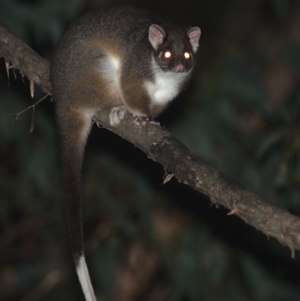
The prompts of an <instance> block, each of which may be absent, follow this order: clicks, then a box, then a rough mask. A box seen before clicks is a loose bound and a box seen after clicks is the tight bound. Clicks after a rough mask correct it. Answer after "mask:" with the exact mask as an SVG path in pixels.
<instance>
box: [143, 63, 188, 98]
mask: <svg viewBox="0 0 300 301" xmlns="http://www.w3.org/2000/svg"><path fill="white" fill-rule="evenodd" d="M152 68H153V69H152V70H155V74H154V81H146V82H145V83H144V87H145V88H146V90H147V92H148V94H149V96H150V97H151V99H152V101H153V103H154V104H166V103H168V102H169V101H171V100H172V99H174V98H175V97H176V96H177V95H178V93H179V91H180V87H181V84H182V83H183V82H184V81H185V79H186V77H187V76H188V72H182V73H175V72H170V71H167V72H165V71H163V70H162V69H161V68H160V67H159V65H158V64H157V63H156V62H155V61H154V59H152Z"/></svg>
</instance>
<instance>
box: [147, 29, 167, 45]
mask: <svg viewBox="0 0 300 301" xmlns="http://www.w3.org/2000/svg"><path fill="white" fill-rule="evenodd" d="M165 35H166V34H165V31H164V30H163V29H162V28H161V27H160V26H158V25H156V24H152V25H151V26H150V27H149V41H150V43H151V45H152V47H153V48H154V49H157V47H158V46H159V45H161V44H162V42H163V40H164V37H165Z"/></svg>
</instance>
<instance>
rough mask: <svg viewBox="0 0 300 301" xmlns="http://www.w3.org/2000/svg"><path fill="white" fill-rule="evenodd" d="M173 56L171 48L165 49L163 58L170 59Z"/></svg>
mask: <svg viewBox="0 0 300 301" xmlns="http://www.w3.org/2000/svg"><path fill="white" fill-rule="evenodd" d="M171 56H172V53H171V51H169V50H167V51H164V53H163V58H164V59H170V58H171Z"/></svg>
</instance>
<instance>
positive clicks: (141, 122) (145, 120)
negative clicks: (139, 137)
mask: <svg viewBox="0 0 300 301" xmlns="http://www.w3.org/2000/svg"><path fill="white" fill-rule="evenodd" d="M134 117H135V119H134V121H133V122H134V124H135V125H138V126H141V125H145V124H147V123H151V124H154V125H160V123H159V122H158V121H156V120H154V119H152V118H149V117H146V116H134Z"/></svg>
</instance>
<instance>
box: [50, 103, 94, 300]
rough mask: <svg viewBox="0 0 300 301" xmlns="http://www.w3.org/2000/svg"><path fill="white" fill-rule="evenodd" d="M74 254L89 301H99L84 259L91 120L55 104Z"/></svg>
mask: <svg viewBox="0 0 300 301" xmlns="http://www.w3.org/2000/svg"><path fill="white" fill-rule="evenodd" d="M56 119H57V124H58V128H59V134H60V143H61V153H62V156H61V157H62V171H63V183H64V193H65V200H66V211H67V224H68V232H69V238H70V246H71V252H72V255H73V260H74V263H75V267H76V272H77V275H78V278H79V281H80V284H81V287H82V290H83V293H84V296H85V300H86V301H96V297H95V294H94V290H93V287H92V284H91V280H90V276H89V272H88V269H87V265H86V262H85V256H84V242H83V229H82V224H83V222H82V196H81V194H82V192H81V191H82V185H81V167H82V160H83V156H84V149H85V146H86V142H87V138H88V135H89V133H90V129H91V116H90V114H88V113H84V112H77V111H75V110H74V109H73V108H67V109H66V108H64V107H60V104H59V103H57V104H56Z"/></svg>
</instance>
